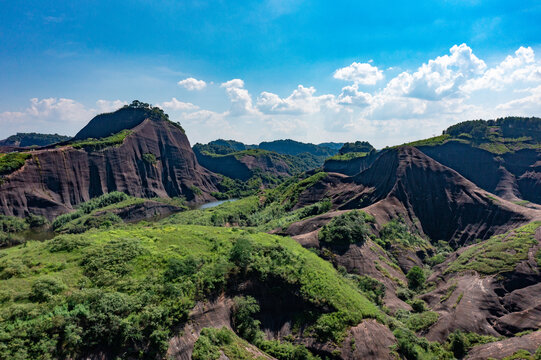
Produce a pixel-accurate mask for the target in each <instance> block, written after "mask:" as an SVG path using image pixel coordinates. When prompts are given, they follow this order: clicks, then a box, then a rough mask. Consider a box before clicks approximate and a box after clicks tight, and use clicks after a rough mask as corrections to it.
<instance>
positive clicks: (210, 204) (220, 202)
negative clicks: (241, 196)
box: [195, 199, 238, 210]
mask: <svg viewBox="0 0 541 360" xmlns="http://www.w3.org/2000/svg"><path fill="white" fill-rule="evenodd" d="M237 200H238V199H227V200H218V201H212V202H208V203H206V204H202V205H198V206H196V207H195V208H196V209H199V210H205V209H210V208H213V207H216V206H218V205H222V204H224V203H226V202H231V201H237Z"/></svg>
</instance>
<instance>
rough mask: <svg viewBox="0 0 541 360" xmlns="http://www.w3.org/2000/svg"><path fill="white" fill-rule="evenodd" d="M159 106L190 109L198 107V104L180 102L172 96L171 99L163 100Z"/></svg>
mask: <svg viewBox="0 0 541 360" xmlns="http://www.w3.org/2000/svg"><path fill="white" fill-rule="evenodd" d="M160 107H162V108H164V109H166V110H178V111H192V110H197V109H199V106H197V105H194V104H192V103H187V102H182V101H179V100H177V98H175V97H173V98H172V99H171V101H164V102H163V103H161V105H160Z"/></svg>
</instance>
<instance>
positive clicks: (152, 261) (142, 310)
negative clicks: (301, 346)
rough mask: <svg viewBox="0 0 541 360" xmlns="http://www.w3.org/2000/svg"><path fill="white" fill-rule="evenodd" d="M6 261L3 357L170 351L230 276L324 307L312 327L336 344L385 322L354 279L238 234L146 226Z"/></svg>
mask: <svg viewBox="0 0 541 360" xmlns="http://www.w3.org/2000/svg"><path fill="white" fill-rule="evenodd" d="M241 239H245V240H241ZM247 244H248V245H247ZM246 251H248V252H249V254H250V256H246ZM3 254H4V255H3V256H2V257H1V258H0V285H1V286H0V288H1V289H2V290H3V291H4V292H3V293H2V299H3V300H2V303H1V304H0V318H1V319H2V321H1V322H0V334H2V339H3V341H2V345H1V346H0V358H2V359H5V358H10V359H11V358H46V357H47V356H50V357H54V358H65V357H73V356H74V355H77V354H82V353H85V352H89V351H90V352H91V351H94V350H96V349H97V348H103V347H106V348H107V349H109V351H111V353H112V354H113V355H114V354H117V355H119V354H123V355H122V357H127V356H135V357H137V356H138V355H137V354H139V353H141V352H143V353H144V354H145V356H146V357H152V356H154V355H153V354H164V352H165V350H166V349H167V341H168V339H169V338H170V337H171V336H172V332H171V331H172V329H173V328H174V327H175V325H176V324H179V323H182V322H183V321H185V320H186V316H187V313H188V311H189V310H190V309H191V308H192V307H193V305H194V303H195V301H196V300H198V299H205V298H207V297H208V296H210V295H211V294H218V293H220V292H221V291H223V290H224V289H225V288H226V286H227V283H228V281H230V280H229V279H232V278H234V279H235V281H239V280H242V278H244V277H246V278H250V279H253V278H257V279H259V281H263V282H265V281H266V279H274V280H273V281H280V282H283V283H284V284H288V287H287V288H289V287H290V286H293V288H296V289H297V290H296V291H295V292H294V294H290V295H289V296H301V298H302V301H304V302H306V303H307V304H311V306H313V307H315V308H319V307H325V309H327V310H326V311H327V312H326V311H321V312H320V315H318V316H317V318H316V319H314V320H311V322H309V323H307V324H306V326H308V327H312V329H313V331H314V333H315V334H317V336H318V337H321V338H326V339H330V340H333V341H340V339H341V338H342V337H343V334H344V331H345V329H346V328H347V327H348V326H352V325H354V324H357V323H358V322H359V321H361V319H362V318H365V317H376V318H381V313H380V312H379V311H378V309H377V308H376V306H375V305H373V304H372V303H371V302H370V301H368V300H367V299H366V298H365V297H364V296H363V295H362V293H361V292H360V291H359V290H357V286H356V285H355V284H354V283H353V282H352V281H350V280H347V279H345V278H343V277H342V276H341V275H339V274H338V273H337V272H336V270H334V269H333V267H332V266H331V265H330V264H329V263H327V262H325V261H324V260H322V259H320V258H319V257H317V256H316V255H315V254H313V253H311V252H310V251H308V250H305V249H303V248H302V247H301V246H300V245H298V244H297V243H296V242H295V241H293V240H292V239H288V238H282V237H277V236H272V235H267V234H260V233H257V234H252V233H249V232H245V231H241V230H238V229H226V228H212V227H194V226H173V225H168V226H163V225H155V226H148V225H144V224H141V225H133V226H127V227H122V228H117V229H115V230H109V231H92V232H87V233H85V234H84V235H62V236H58V237H56V238H55V239H53V240H50V241H46V242H29V243H28V245H27V246H26V248H21V247H17V248H10V249H7V250H5V251H4V252H3ZM242 268H243V269H244V270H242ZM241 270H242V271H241ZM239 276H240V277H241V278H240V279H239ZM328 311H330V312H328ZM247 313H253V311H251V312H250V311H248V312H247ZM238 319H240V318H238ZM245 319H246V318H245ZM239 321H240V320H239ZM243 321H244V320H243ZM307 321H308V320H307ZM247 336H248V335H247ZM271 345H272V344H269V348H270V347H271ZM273 347H274V348H276V349H278V348H279V346H278V345H277V344H274V346H273Z"/></svg>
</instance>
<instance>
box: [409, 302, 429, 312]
mask: <svg viewBox="0 0 541 360" xmlns="http://www.w3.org/2000/svg"><path fill="white" fill-rule="evenodd" d="M410 305H411V308H412V309H413V311H414V312H416V313H422V312H424V311H426V310H427V308H426V303H425V302H424V301H423V300H422V299H415V300H413V301H411V302H410Z"/></svg>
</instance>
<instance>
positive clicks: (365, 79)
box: [334, 62, 383, 85]
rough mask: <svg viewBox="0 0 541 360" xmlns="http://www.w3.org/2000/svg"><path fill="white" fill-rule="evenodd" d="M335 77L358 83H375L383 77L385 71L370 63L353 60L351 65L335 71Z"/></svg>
mask: <svg viewBox="0 0 541 360" xmlns="http://www.w3.org/2000/svg"><path fill="white" fill-rule="evenodd" d="M334 78H335V79H338V80H345V81H351V82H354V83H356V84H363V85H374V84H375V83H376V82H378V81H379V80H381V79H383V71H381V70H379V69H378V68H377V67H376V66H372V65H370V64H369V63H358V62H353V63H352V64H351V65H349V66H346V67H343V68H341V69H338V70H336V71H335V72H334Z"/></svg>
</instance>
